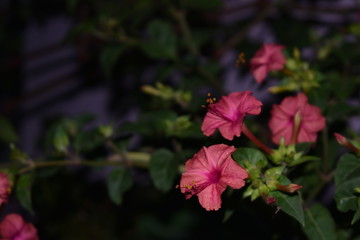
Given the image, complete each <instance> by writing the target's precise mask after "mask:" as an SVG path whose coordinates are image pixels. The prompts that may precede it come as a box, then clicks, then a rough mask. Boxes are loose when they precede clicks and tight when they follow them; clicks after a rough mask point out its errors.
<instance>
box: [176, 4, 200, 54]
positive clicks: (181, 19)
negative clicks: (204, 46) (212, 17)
mask: <svg viewBox="0 0 360 240" xmlns="http://www.w3.org/2000/svg"><path fill="white" fill-rule="evenodd" d="M170 13H171V15H172V16H173V17H174V18H175V20H176V21H177V22H178V24H179V26H180V29H181V31H182V33H183V34H184V39H185V42H186V44H187V46H188V48H189V50H190V52H191V53H192V54H194V55H195V56H198V57H199V56H200V52H199V49H198V48H197V47H196V44H195V42H194V40H193V37H192V35H191V32H190V28H189V25H188V23H187V21H186V17H185V13H184V11H181V10H177V9H175V8H173V7H171V8H170Z"/></svg>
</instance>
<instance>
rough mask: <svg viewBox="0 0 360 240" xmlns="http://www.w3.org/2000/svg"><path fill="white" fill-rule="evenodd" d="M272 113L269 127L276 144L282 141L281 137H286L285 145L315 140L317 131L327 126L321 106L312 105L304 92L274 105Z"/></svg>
mask: <svg viewBox="0 0 360 240" xmlns="http://www.w3.org/2000/svg"><path fill="white" fill-rule="evenodd" d="M271 115H272V116H271V119H270V122H269V127H270V130H271V132H272V141H273V142H274V143H276V144H279V143H280V139H281V138H284V140H285V145H289V144H290V143H300V142H315V141H316V138H317V132H318V131H320V130H322V129H323V128H324V127H325V118H324V116H322V115H321V111H320V108H318V107H316V106H313V105H310V104H309V103H308V99H307V97H306V95H305V94H303V93H299V94H298V95H296V96H295V97H287V98H285V99H284V100H283V101H282V102H281V104H280V105H274V106H273V108H272V110H271ZM293 135H294V136H293Z"/></svg>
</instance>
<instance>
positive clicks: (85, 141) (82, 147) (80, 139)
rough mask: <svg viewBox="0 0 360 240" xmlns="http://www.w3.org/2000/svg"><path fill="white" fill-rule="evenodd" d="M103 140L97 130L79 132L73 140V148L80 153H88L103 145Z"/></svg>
mask: <svg viewBox="0 0 360 240" xmlns="http://www.w3.org/2000/svg"><path fill="white" fill-rule="evenodd" d="M104 141H105V140H104V138H103V137H102V136H101V135H100V133H99V131H98V130H97V129H93V130H90V131H87V132H80V133H78V134H77V135H76V137H75V139H74V147H75V149H76V150H77V151H80V152H90V151H92V150H94V149H96V148H97V147H99V146H101V145H102V144H103V143H104Z"/></svg>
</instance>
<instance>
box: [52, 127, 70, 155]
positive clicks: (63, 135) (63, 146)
mask: <svg viewBox="0 0 360 240" xmlns="http://www.w3.org/2000/svg"><path fill="white" fill-rule="evenodd" d="M53 141H54V142H53V143H54V147H55V149H56V150H57V151H59V152H66V151H67V147H68V146H69V136H68V134H67V132H66V130H65V129H64V127H62V126H58V127H57V128H56V129H55V134H54V140H53Z"/></svg>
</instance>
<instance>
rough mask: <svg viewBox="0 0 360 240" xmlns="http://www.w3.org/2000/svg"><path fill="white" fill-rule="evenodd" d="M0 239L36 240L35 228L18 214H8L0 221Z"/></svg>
mask: <svg viewBox="0 0 360 240" xmlns="http://www.w3.org/2000/svg"><path fill="white" fill-rule="evenodd" d="M0 236H1V238H0V240H38V239H39V238H38V236H37V230H36V228H35V227H34V225H32V224H31V223H27V222H25V221H24V219H23V218H22V217H21V216H20V215H18V214H14V213H13V214H9V215H7V216H6V217H5V218H4V220H3V221H2V222H1V223H0Z"/></svg>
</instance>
